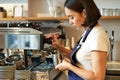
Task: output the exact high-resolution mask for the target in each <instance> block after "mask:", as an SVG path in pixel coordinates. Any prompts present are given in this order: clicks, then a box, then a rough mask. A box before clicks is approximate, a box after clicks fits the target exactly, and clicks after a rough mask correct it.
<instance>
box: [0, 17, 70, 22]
mask: <svg viewBox="0 0 120 80" xmlns="http://www.w3.org/2000/svg"><path fill="white" fill-rule="evenodd" d="M67 19H68V18H67V17H27V18H24V17H23V18H22V17H21V18H1V19H0V20H5V21H9V20H67Z"/></svg>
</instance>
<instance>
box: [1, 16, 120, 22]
mask: <svg viewBox="0 0 120 80" xmlns="http://www.w3.org/2000/svg"><path fill="white" fill-rule="evenodd" d="M101 19H102V20H104V19H120V16H102V17H101ZM0 20H1V21H2V20H6V21H9V20H28V21H30V20H31V21H32V20H68V18H67V17H66V16H64V17H27V18H24V17H23V18H21V17H20V18H1V19H0Z"/></svg>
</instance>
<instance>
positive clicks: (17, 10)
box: [14, 5, 23, 17]
mask: <svg viewBox="0 0 120 80" xmlns="http://www.w3.org/2000/svg"><path fill="white" fill-rule="evenodd" d="M14 17H23V5H15V6H14Z"/></svg>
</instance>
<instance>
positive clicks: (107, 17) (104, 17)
mask: <svg viewBox="0 0 120 80" xmlns="http://www.w3.org/2000/svg"><path fill="white" fill-rule="evenodd" d="M101 19H120V16H102V17H101Z"/></svg>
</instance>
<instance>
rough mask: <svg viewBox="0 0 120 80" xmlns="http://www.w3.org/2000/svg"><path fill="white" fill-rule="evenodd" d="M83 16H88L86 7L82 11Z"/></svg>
mask: <svg viewBox="0 0 120 80" xmlns="http://www.w3.org/2000/svg"><path fill="white" fill-rule="evenodd" d="M82 16H83V17H84V18H86V11H85V9H83V11H82Z"/></svg>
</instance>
